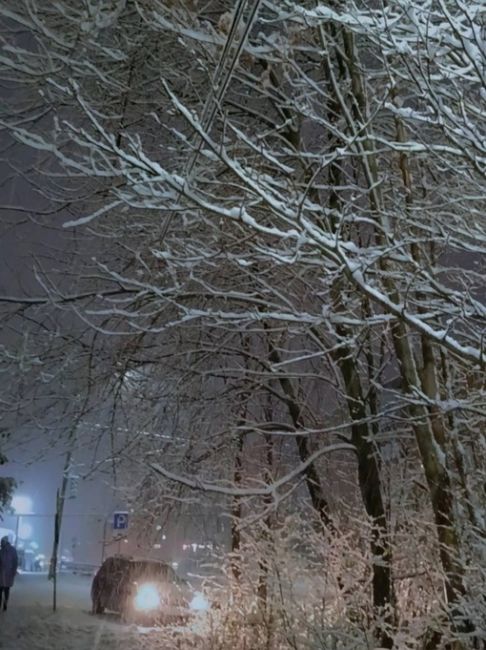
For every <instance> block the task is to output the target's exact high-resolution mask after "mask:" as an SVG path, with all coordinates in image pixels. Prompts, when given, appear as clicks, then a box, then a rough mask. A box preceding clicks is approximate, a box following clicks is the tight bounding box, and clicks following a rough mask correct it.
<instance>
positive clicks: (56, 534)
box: [49, 490, 61, 612]
mask: <svg viewBox="0 0 486 650" xmlns="http://www.w3.org/2000/svg"><path fill="white" fill-rule="evenodd" d="M60 508H61V497H60V494H59V490H57V493H56V515H55V517H54V546H53V549H54V550H53V553H52V559H51V567H50V571H49V575H50V576H52V581H53V583H52V610H53V611H54V612H55V611H56V609H57V549H58V547H59V532H60V523H61V517H60V514H61V513H60Z"/></svg>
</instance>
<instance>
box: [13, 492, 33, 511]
mask: <svg viewBox="0 0 486 650" xmlns="http://www.w3.org/2000/svg"><path fill="white" fill-rule="evenodd" d="M33 507H34V506H33V503H32V499H31V498H30V497H28V496H25V495H21V494H16V495H15V496H14V497H13V499H12V508H13V510H14V511H15V514H16V515H32V514H34V510H33Z"/></svg>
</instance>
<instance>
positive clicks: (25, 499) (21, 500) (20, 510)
mask: <svg viewBox="0 0 486 650" xmlns="http://www.w3.org/2000/svg"><path fill="white" fill-rule="evenodd" d="M11 506H12V510H13V511H14V513H15V514H16V515H17V528H16V530H15V544H18V543H19V538H20V537H23V539H28V538H29V537H30V536H31V535H32V526H31V525H30V524H22V526H21V524H20V518H21V517H22V516H23V515H32V514H33V503H32V499H31V498H30V497H29V496H27V495H25V494H16V495H15V496H14V497H13V498H12V504H11ZM25 533H27V534H25Z"/></svg>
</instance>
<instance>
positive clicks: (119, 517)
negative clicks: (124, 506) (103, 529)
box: [113, 511, 128, 530]
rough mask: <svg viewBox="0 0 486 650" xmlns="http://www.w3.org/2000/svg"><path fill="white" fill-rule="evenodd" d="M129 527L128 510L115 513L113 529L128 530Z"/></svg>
mask: <svg viewBox="0 0 486 650" xmlns="http://www.w3.org/2000/svg"><path fill="white" fill-rule="evenodd" d="M127 528H128V512H126V511H123V512H114V513H113V530H126V529H127Z"/></svg>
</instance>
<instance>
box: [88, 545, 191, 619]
mask: <svg viewBox="0 0 486 650" xmlns="http://www.w3.org/2000/svg"><path fill="white" fill-rule="evenodd" d="M91 600H92V604H93V610H92V611H93V613H94V614H103V613H104V612H105V610H109V611H112V612H118V613H119V614H121V616H122V618H123V620H125V621H133V622H138V623H147V624H153V623H158V624H165V623H173V622H182V621H184V620H187V619H188V617H189V616H190V615H191V613H192V612H193V611H194V610H195V609H201V608H202V607H201V595H198V594H195V593H194V592H192V590H191V588H190V586H189V584H188V583H187V582H186V581H185V580H182V579H181V578H180V577H179V576H178V575H177V574H176V573H175V571H174V570H173V569H172V567H170V566H169V565H168V564H165V563H164V562H159V561H157V560H138V559H133V558H130V557H124V556H114V557H110V558H108V559H107V560H105V561H104V562H103V564H102V565H101V567H100V568H99V569H98V571H97V572H96V574H95V576H94V578H93V583H92V585H91Z"/></svg>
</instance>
